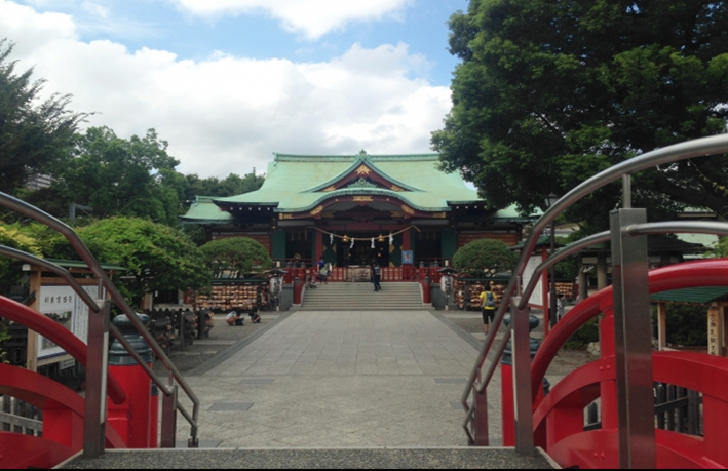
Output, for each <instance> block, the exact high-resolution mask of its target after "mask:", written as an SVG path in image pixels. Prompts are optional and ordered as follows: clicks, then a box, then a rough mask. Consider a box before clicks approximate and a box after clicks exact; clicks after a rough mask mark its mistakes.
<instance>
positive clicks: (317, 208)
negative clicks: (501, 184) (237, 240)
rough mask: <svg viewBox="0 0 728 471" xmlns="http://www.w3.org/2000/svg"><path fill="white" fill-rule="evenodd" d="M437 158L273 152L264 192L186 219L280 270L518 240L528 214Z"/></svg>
mask: <svg viewBox="0 0 728 471" xmlns="http://www.w3.org/2000/svg"><path fill="white" fill-rule="evenodd" d="M438 163H439V156H438V155H437V154H424V155H376V156H375V155H368V154H367V153H366V152H364V151H362V152H361V153H359V154H358V155H348V156H316V155H310V156H304V155H287V154H275V159H274V160H273V162H271V163H270V165H269V167H268V173H267V177H266V180H265V183H264V184H263V186H262V188H261V189H260V190H258V191H255V192H252V193H246V194H243V195H239V196H233V197H230V198H214V197H206V196H198V197H197V198H196V201H195V203H193V204H192V206H191V207H190V209H189V211H188V212H187V214H186V215H184V216H183V217H182V220H183V222H184V223H185V224H197V225H201V226H203V227H204V228H205V231H206V236H207V239H208V240H218V239H223V238H228V237H249V238H252V239H255V240H257V241H258V242H260V243H261V244H262V245H263V246H265V247H266V248H267V249H268V250H269V252H270V255H271V257H272V258H273V260H275V261H278V262H281V266H292V264H304V263H305V264H306V265H307V266H309V267H310V266H311V264H313V263H315V262H316V260H318V259H319V258H320V257H322V256H323V257H324V259H325V261H326V262H327V263H331V264H333V265H334V267H350V266H363V265H368V264H369V263H371V261H373V260H376V261H377V262H378V263H379V264H380V266H382V267H400V266H402V265H403V264H413V265H415V266H422V265H424V266H427V267H433V266H440V267H442V266H445V261H449V260H451V259H452V257H453V255H454V254H455V252H456V251H457V249H458V248H460V247H462V246H463V245H465V244H467V243H468V242H471V241H473V240H477V239H483V238H490V239H498V240H502V241H504V242H505V243H507V244H508V245H516V244H518V243H519V242H520V241H521V239H522V237H523V227H524V225H526V224H527V223H529V222H532V220H531V219H530V218H523V217H521V216H520V215H519V214H518V211H517V210H516V209H515V208H514V207H511V208H506V209H499V210H493V209H492V208H488V207H487V205H486V203H485V201H484V200H482V199H480V198H478V195H477V192H476V191H475V190H472V189H470V188H468V187H467V186H466V185H465V182H464V181H463V179H462V178H461V176H460V174H459V173H445V172H443V171H441V170H439V169H438Z"/></svg>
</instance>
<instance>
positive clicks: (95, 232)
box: [78, 218, 211, 299]
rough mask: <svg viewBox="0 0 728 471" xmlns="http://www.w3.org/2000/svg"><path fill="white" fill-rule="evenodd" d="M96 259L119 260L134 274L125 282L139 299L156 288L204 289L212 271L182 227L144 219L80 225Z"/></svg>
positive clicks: (114, 261)
mask: <svg viewBox="0 0 728 471" xmlns="http://www.w3.org/2000/svg"><path fill="white" fill-rule="evenodd" d="M78 234H79V236H80V237H81V239H82V240H83V241H84V242H85V243H86V244H87V245H89V246H97V247H98V246H102V247H103V249H102V251H101V253H98V254H97V253H94V255H95V256H96V257H97V259H100V260H103V261H105V262H109V263H116V264H119V265H121V266H123V267H124V268H126V269H127V270H129V271H130V273H131V274H132V275H133V276H134V280H132V281H127V282H126V283H125V285H126V286H127V288H128V289H129V290H131V292H133V293H134V295H135V296H136V298H138V299H141V298H142V297H143V296H144V295H145V294H146V293H149V292H151V291H155V290H160V291H161V290H171V289H180V290H186V289H201V288H205V287H207V286H208V285H209V284H210V279H211V273H210V270H209V269H208V267H207V264H206V263H205V259H204V257H203V255H202V252H201V251H200V249H199V248H198V247H197V246H196V245H195V244H194V243H193V242H192V241H191V240H190V239H189V237H187V236H186V235H185V234H184V233H182V232H181V231H179V230H176V229H173V228H170V227H167V226H164V225H161V224H154V223H153V222H151V221H145V220H142V219H126V218H115V219H107V220H104V221H98V222H96V223H94V224H91V225H90V226H87V227H83V228H80V229H79V230H78Z"/></svg>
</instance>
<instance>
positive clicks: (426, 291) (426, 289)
mask: <svg viewBox="0 0 728 471" xmlns="http://www.w3.org/2000/svg"><path fill="white" fill-rule="evenodd" d="M422 304H426V305H430V304H432V290H431V288H430V279H429V278H427V277H425V279H424V280H423V281H422Z"/></svg>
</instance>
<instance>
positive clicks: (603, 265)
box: [597, 252, 609, 291]
mask: <svg viewBox="0 0 728 471" xmlns="http://www.w3.org/2000/svg"><path fill="white" fill-rule="evenodd" d="M608 271H609V270H608V267H607V253H606V252H601V253H600V254H599V256H598V262H597V272H598V273H597V276H598V282H599V283H598V284H599V291H601V290H603V289H604V288H606V287H607V286H609V282H608V281H607V275H608Z"/></svg>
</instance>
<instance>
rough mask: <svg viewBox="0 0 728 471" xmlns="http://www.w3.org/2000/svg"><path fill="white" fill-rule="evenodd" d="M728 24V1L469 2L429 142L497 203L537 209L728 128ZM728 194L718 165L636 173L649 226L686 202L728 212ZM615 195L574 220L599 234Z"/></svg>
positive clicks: (453, 42) (595, 201)
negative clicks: (449, 99) (442, 113)
mask: <svg viewBox="0 0 728 471" xmlns="http://www.w3.org/2000/svg"><path fill="white" fill-rule="evenodd" d="M726 24H728V2H710V1H702V0H630V1H623V0H562V1H558V2H555V1H552V0H471V1H470V4H469V8H468V11H467V12H458V13H456V14H454V15H453V16H452V17H451V19H450V29H451V32H452V33H451V37H450V51H451V52H452V53H453V54H455V55H456V56H458V57H459V58H460V59H461V61H462V62H461V64H460V65H459V66H458V67H457V69H456V70H455V74H454V80H453V85H452V92H453V109H452V112H451V113H450V114H449V115H448V117H447V119H446V121H445V128H444V129H442V130H439V131H435V132H434V133H433V135H432V146H433V148H434V149H435V150H437V151H439V152H440V153H441V154H442V162H443V167H444V168H445V169H447V170H449V171H461V172H463V174H464V176H465V177H466V178H467V179H468V180H470V181H472V182H474V183H475V185H476V186H477V188H478V189H479V190H480V192H481V194H482V195H483V196H484V197H485V198H486V199H487V200H488V201H489V202H490V203H491V204H492V205H493V206H494V207H503V206H505V205H507V204H509V203H517V204H518V205H519V206H520V207H521V208H522V210H523V211H524V212H529V211H531V210H533V209H534V208H536V207H542V206H543V202H542V199H543V197H544V196H545V195H548V194H549V193H557V194H564V193H565V192H566V191H568V190H570V189H571V188H573V187H574V186H575V185H577V184H579V183H581V182H582V181H584V180H585V179H587V178H589V177H590V176H591V175H593V174H595V173H597V172H599V171H601V170H604V169H605V168H608V167H609V166H611V165H613V164H615V163H618V162H620V161H623V160H625V159H627V158H630V157H633V156H635V155H637V154H639V153H642V152H647V151H651V150H654V149H657V148H661V147H664V146H669V145H672V144H675V143H679V142H683V141H686V140H689V139H694V138H699V137H702V136H706V135H713V134H716V133H722V132H725V131H726V118H727V117H728V106H726V104H727V103H728V32H726V27H725V26H726ZM727 188H728V160H726V159H724V158H720V157H715V158H700V159H692V160H689V161H685V162H681V163H679V164H675V165H670V166H665V167H662V168H660V169H657V170H656V171H647V172H643V173H641V174H639V175H636V176H635V198H636V203H637V204H640V205H645V206H648V207H650V208H652V210H653V211H652V217H653V218H659V217H662V216H663V214H666V213H670V212H672V211H674V210H675V209H676V208H679V207H682V206H685V205H690V206H694V207H701V208H710V209H712V210H714V211H716V212H717V213H718V214H720V215H721V216H722V217H727V216H728V189H727ZM619 199H620V196H619V191H618V189H617V188H616V187H614V186H613V187H610V188H607V189H604V190H603V191H601V192H600V193H598V194H596V195H594V196H593V197H591V198H589V199H587V200H586V201H583V202H582V204H580V205H579V206H577V207H576V208H575V209H574V210H573V211H572V213H571V214H570V217H571V218H572V219H574V220H582V221H585V222H587V223H590V224H591V225H593V226H603V225H604V224H605V221H606V218H607V214H608V210H609V209H612V208H614V207H615V206H616V205H617V204H618V203H619ZM595 228H596V227H595Z"/></svg>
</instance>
